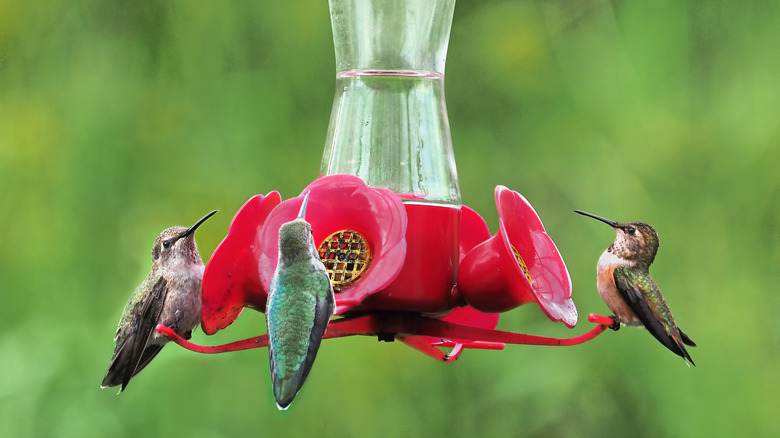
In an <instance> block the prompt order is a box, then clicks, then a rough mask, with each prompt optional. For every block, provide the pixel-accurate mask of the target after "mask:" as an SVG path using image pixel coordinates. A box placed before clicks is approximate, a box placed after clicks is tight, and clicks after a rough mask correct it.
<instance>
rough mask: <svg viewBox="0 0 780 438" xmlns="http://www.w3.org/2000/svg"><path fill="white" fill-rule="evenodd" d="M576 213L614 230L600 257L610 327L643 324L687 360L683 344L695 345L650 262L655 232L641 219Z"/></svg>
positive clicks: (600, 279) (602, 292)
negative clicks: (677, 319)
mask: <svg viewBox="0 0 780 438" xmlns="http://www.w3.org/2000/svg"><path fill="white" fill-rule="evenodd" d="M574 211H575V212H577V213H579V214H581V215H585V216H588V217H592V218H594V219H597V220H600V221H601V222H604V223H606V224H607V225H609V226H611V227H612V228H614V229H615V231H616V232H617V238H616V239H615V241H614V242H612V244H611V245H610V246H609V248H607V250H606V251H604V253H603V254H602V255H601V258H599V262H598V266H597V272H598V289H599V295H601V298H602V299H603V300H604V302H605V303H606V304H607V307H609V309H610V310H611V311H612V312H614V313H615V317H613V319H614V320H615V325H614V326H613V327H612V329H613V330H617V329H619V328H620V324H621V323H622V324H625V325H629V326H642V325H644V327H645V328H646V329H647V330H648V331H649V332H650V334H652V335H653V336H654V337H655V338H656V339H658V340H659V341H660V342H661V343H662V344H663V345H664V346H665V347H666V348H668V349H669V350H671V351H672V352H673V353H675V354H677V355H678V356H680V357H682V358H683V359H685V360H686V361H688V362H689V363H690V364H691V365H694V366H695V365H696V364H695V363H693V359H691V356H690V355H689V354H688V351H687V350H686V349H685V346H686V345H688V346H691V347H695V346H696V344H695V343H694V342H693V341H692V340H691V338H689V337H688V335H686V334H685V333H684V332H683V331H682V330H680V328H679V327H677V324H675V322H674V318H673V317H672V312H671V311H670V310H669V306H667V304H666V300H664V296H663V295H662V294H661V290H660V289H659V288H658V285H656V284H655V281H654V280H653V277H651V276H650V271H649V269H650V265H651V264H652V263H653V260H655V255H656V253H657V252H658V234H657V233H656V232H655V230H654V229H653V227H651V226H650V225H648V224H646V223H643V222H630V223H620V222H615V221H611V220H609V219H604V218H603V217H599V216H596V215H593V214H590V213H586V212H584V211H580V210H574Z"/></svg>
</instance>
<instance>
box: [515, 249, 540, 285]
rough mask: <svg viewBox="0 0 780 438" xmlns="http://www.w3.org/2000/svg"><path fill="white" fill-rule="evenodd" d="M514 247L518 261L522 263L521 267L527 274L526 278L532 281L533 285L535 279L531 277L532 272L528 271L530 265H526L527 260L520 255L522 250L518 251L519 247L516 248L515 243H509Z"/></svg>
mask: <svg viewBox="0 0 780 438" xmlns="http://www.w3.org/2000/svg"><path fill="white" fill-rule="evenodd" d="M509 246H511V247H512V252H513V253H514V254H515V258H516V259H517V262H518V263H520V268H522V269H523V274H525V278H527V279H528V282H529V283H531V286H533V284H534V281H533V280H532V279H531V274H530V273H529V272H528V266H526V265H525V261H524V260H523V257H521V256H520V252H518V251H517V248H515V246H514V245H509Z"/></svg>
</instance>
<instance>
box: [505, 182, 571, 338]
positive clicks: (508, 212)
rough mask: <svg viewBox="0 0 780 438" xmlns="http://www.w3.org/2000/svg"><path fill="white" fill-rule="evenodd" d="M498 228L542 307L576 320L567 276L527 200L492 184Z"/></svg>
mask: <svg viewBox="0 0 780 438" xmlns="http://www.w3.org/2000/svg"><path fill="white" fill-rule="evenodd" d="M496 205H497V207H498V216H499V218H500V228H501V232H505V233H506V236H507V239H508V241H509V242H511V244H512V245H513V246H514V247H515V249H517V251H518V252H519V253H520V255H521V257H522V258H523V261H525V264H526V267H527V268H528V272H529V274H530V275H531V279H532V285H531V289H532V291H533V294H534V295H535V297H536V300H537V302H538V303H539V306H541V308H542V310H544V312H545V313H546V314H547V316H549V317H550V319H553V320H555V321H563V322H564V324H566V325H567V326H569V327H574V326H575V325H576V324H577V308H576V307H575V306H574V302H573V301H572V300H571V289H572V286H571V277H570V276H569V271H568V270H567V269H566V264H565V263H564V262H563V258H562V257H561V255H560V253H559V252H558V248H556V246H555V243H553V241H552V239H551V238H550V236H549V235H548V234H547V233H546V232H545V229H544V225H542V221H541V219H539V215H537V214H536V211H534V208H533V207H532V206H531V204H530V203H529V202H528V201H527V200H526V199H525V198H524V197H523V195H521V194H520V193H517V192H515V191H512V190H509V189H508V188H506V187H504V186H498V187H496Z"/></svg>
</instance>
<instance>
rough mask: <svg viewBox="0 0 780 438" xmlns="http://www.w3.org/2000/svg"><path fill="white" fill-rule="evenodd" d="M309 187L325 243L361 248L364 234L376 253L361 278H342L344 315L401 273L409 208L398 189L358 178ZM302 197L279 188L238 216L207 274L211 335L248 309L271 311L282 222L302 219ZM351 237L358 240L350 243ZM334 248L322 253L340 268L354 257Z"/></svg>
mask: <svg viewBox="0 0 780 438" xmlns="http://www.w3.org/2000/svg"><path fill="white" fill-rule="evenodd" d="M307 192H308V193H309V203H308V207H307V210H306V220H307V221H309V223H311V224H312V231H313V233H314V241H315V242H316V243H317V245H320V244H322V243H324V242H325V241H326V240H327V241H328V245H354V244H355V241H356V239H357V238H358V237H359V238H360V239H362V240H360V242H362V244H363V245H364V246H363V249H364V250H365V251H364V253H365V254H366V255H367V257H370V260H364V262H366V263H365V266H366V268H365V271H364V272H360V273H359V274H360V275H359V278H356V277H355V276H353V277H352V278H351V280H352V281H351V282H347V284H344V285H342V286H341V287H339V286H338V283H337V282H334V284H336V286H337V289H338V292H337V293H336V312H337V313H343V312H345V311H347V310H349V309H350V308H352V307H354V306H356V305H358V304H360V303H361V302H362V301H363V299H364V298H365V297H366V296H367V295H369V294H372V293H375V292H377V291H379V290H382V289H383V288H385V287H386V286H387V285H388V284H390V283H391V282H392V281H393V280H394V279H395V278H396V276H397V275H398V273H399V272H400V270H401V267H402V266H403V262H404V257H405V256H406V241H405V240H404V235H405V233H406V213H405V210H404V207H403V204H402V203H401V200H400V199H399V198H398V197H397V196H396V195H395V194H393V193H392V192H391V191H389V190H386V189H380V188H373V187H368V186H367V185H366V184H365V183H364V182H363V181H362V180H361V179H360V178H357V177H355V176H351V175H333V176H327V177H323V178H320V179H317V180H316V181H314V182H313V183H311V184H310V185H309V186H308V187H306V189H304V190H303V193H307ZM302 201H303V198H302V197H297V198H292V199H288V200H286V201H284V202H282V201H281V197H280V196H279V193H277V192H271V193H269V194H268V195H267V196H265V197H263V196H261V195H257V196H254V197H252V198H251V199H249V200H248V201H247V202H246V203H245V204H244V205H243V206H242V207H241V209H239V211H238V212H237V213H236V215H235V217H234V218H233V222H232V223H231V224H230V229H229V231H228V235H227V236H226V237H225V239H224V240H223V241H222V243H220V245H219V246H218V247H217V249H216V250H215V251H214V253H213V254H212V256H211V259H209V261H208V263H207V264H206V269H205V272H204V275H203V287H202V290H203V310H202V314H201V326H202V327H203V331H204V332H205V333H206V334H214V333H216V332H217V331H218V330H220V329H223V328H225V327H227V326H228V325H230V324H231V323H232V322H233V321H234V320H235V319H236V318H237V317H238V315H239V313H240V312H241V310H242V309H243V308H244V307H251V308H253V309H255V310H258V311H260V312H265V305H266V300H267V298H268V288H269V286H270V283H271V277H272V276H273V272H274V270H275V269H276V265H277V262H278V247H279V227H281V225H282V224H283V223H285V222H288V221H291V220H293V219H294V218H295V217H296V216H297V214H298V210H299V208H300V204H301V202H302ZM334 233H335V237H333V236H334ZM347 237H349V238H352V240H350V241H348V242H345V241H344V240H345V238H347ZM328 239H329V240H328ZM328 249H330V248H325V250H324V251H321V252H322V253H323V254H325V255H326V256H328V255H330V256H333V260H332V261H333V263H332V265H333V268H334V269H335V270H337V271H338V269H339V266H341V265H345V266H348V265H349V263H350V262H351V260H339V259H338V257H341V256H344V255H345V254H344V252H343V251H342V252H338V251H330V252H328ZM341 262H343V263H341ZM336 275H339V274H338V273H337V274H336Z"/></svg>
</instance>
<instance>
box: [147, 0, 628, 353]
mask: <svg viewBox="0 0 780 438" xmlns="http://www.w3.org/2000/svg"><path fill="white" fill-rule="evenodd" d="M454 6H455V0H371V1H365V0H330V15H331V22H332V26H333V39H334V45H335V55H336V95H335V99H334V104H333V109H332V112H331V118H330V125H329V128H328V133H327V140H326V143H325V151H324V154H323V160H322V166H321V169H320V175H319V176H318V177H317V178H316V179H315V180H314V181H312V182H311V183H310V184H308V186H306V187H305V188H304V189H303V190H302V195H301V196H298V197H294V198H291V199H287V200H284V201H282V199H281V196H280V195H279V193H278V192H275V191H271V192H270V193H268V194H266V195H256V196H254V197H252V198H250V199H249V200H248V201H247V202H246V203H245V204H244V205H243V206H242V207H241V208H240V209H239V210H238V212H237V213H236V215H235V217H234V218H233V221H232V223H231V224H230V228H229V230H228V233H227V235H226V237H225V238H224V240H223V241H222V243H221V244H220V245H219V246H218V247H217V248H216V250H215V251H214V253H213V254H212V256H211V258H210V259H209V261H208V262H207V264H206V268H205V273H204V277H203V287H202V296H203V310H202V319H201V326H202V328H203V331H204V332H205V333H206V334H208V335H211V334H214V333H216V332H217V331H218V330H221V329H225V328H226V327H228V326H229V325H230V324H231V323H232V322H233V321H234V320H235V319H236V317H238V315H239V313H241V311H242V310H243V309H244V308H250V309H252V310H256V311H259V312H264V311H265V305H266V300H267V297H268V290H269V285H270V281H271V276H272V274H273V272H274V270H275V268H276V263H277V257H278V234H279V227H280V226H281V225H282V224H283V223H285V222H288V221H290V220H293V219H294V218H295V217H296V214H297V212H298V209H299V207H300V205H301V202H302V200H303V194H304V193H308V195H309V202H308V206H307V209H308V211H307V219H309V220H310V222H311V225H312V230H313V235H314V240H315V243H316V244H317V246H318V252H319V255H320V258H321V260H322V262H323V264H324V265H325V266H326V269H327V270H328V273H329V274H330V277H331V282H332V284H333V288H334V292H335V298H336V312H335V316H334V318H333V319H332V320H331V321H330V324H329V326H328V329H327V331H326V333H325V336H324V338H325V339H328V338H339V337H345V336H352V335H366V336H375V337H378V338H379V339H380V340H384V341H393V340H398V341H400V342H402V343H404V344H406V345H409V346H410V347H412V348H414V349H416V350H419V351H420V352H422V353H424V354H426V355H428V356H431V357H433V358H435V359H438V360H441V361H444V362H451V361H453V360H455V359H457V358H458V356H459V355H460V354H461V353H462V352H463V350H464V349H467V348H477V349H494V350H500V349H503V348H505V345H506V344H528V345H555V346H563V345H575V344H579V343H582V342H585V341H588V340H590V339H592V338H594V337H595V336H597V335H598V334H600V333H602V332H603V331H604V330H605V329H606V328H607V327H608V326H610V325H612V323H613V321H612V319H611V318H607V317H602V316H597V315H590V317H589V320H590V321H591V322H594V323H596V326H595V327H594V328H592V329H591V330H590V331H588V332H586V333H585V334H583V335H580V336H577V337H573V338H568V339H556V338H548V337H543V336H533V335H526V334H519V333H512V332H507V331H499V330H495V328H496V326H497V324H498V319H499V316H500V314H501V313H503V312H507V311H510V310H513V309H515V308H517V307H519V306H522V305H524V304H532V305H534V306H538V307H539V308H540V309H541V310H542V311H543V312H544V313H545V314H546V315H547V316H548V317H549V318H550V319H551V320H552V321H555V322H562V323H563V324H565V325H566V326H567V327H570V328H571V327H574V326H575V325H576V323H577V319H578V318H577V309H576V307H575V305H574V303H573V301H572V298H571V291H572V286H571V279H570V277H569V273H568V271H567V269H566V265H565V264H564V261H563V258H562V257H561V254H560V253H559V252H558V250H557V248H556V246H555V244H554V243H553V241H552V239H551V238H550V236H549V235H548V234H547V233H546V231H545V228H544V226H543V225H542V221H541V220H540V218H539V216H538V215H537V214H536V212H535V211H534V209H533V207H532V206H531V204H530V203H529V202H528V201H527V200H526V199H525V198H524V197H523V196H522V195H521V194H520V193H518V192H516V191H513V190H510V189H509V188H507V187H504V186H498V187H496V189H495V193H494V195H495V201H496V208H497V209H498V214H499V227H498V232H496V233H495V235H493V236H491V235H490V232H489V230H488V226H487V224H486V223H485V221H484V219H482V217H481V216H480V215H479V214H478V213H477V212H476V211H474V210H472V209H471V208H469V207H467V206H464V205H462V203H461V197H460V189H459V185H458V177H457V170H456V166H455V158H454V155H453V149H452V140H451V137H450V129H449V121H448V117H447V108H446V104H445V98H444V67H445V61H446V53H447V45H448V41H449V34H450V27H451V23H452V16H453V10H454ZM158 331H160V332H161V333H163V334H165V335H167V336H168V337H170V338H171V339H172V340H173V341H175V342H176V343H178V344H179V345H181V346H183V347H185V348H188V349H190V350H193V351H197V352H201V353H221V352H228V351H236V350H243V349H247V348H258V347H265V346H267V338H266V336H265V335H263V336H258V337H255V338H251V339H247V340H243V341H238V342H234V343H230V344H226V345H220V346H211V347H207V346H200V345H195V344H192V343H190V342H188V341H186V340H184V339H182V338H181V337H179V336H178V335H177V334H176V333H174V332H173V330H171V329H169V328H167V327H163V326H159V327H158ZM325 348H327V347H325Z"/></svg>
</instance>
